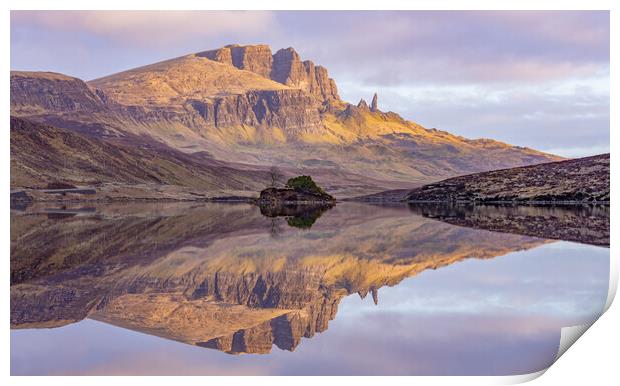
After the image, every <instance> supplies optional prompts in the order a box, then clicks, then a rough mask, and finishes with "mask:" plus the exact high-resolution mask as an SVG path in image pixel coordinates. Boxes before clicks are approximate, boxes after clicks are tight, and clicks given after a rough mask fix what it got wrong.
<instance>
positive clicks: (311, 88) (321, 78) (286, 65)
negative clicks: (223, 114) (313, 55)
mask: <svg viewBox="0 0 620 386" xmlns="http://www.w3.org/2000/svg"><path fill="white" fill-rule="evenodd" d="M197 55H198V56H203V57H206V58H209V59H211V60H215V61H218V62H221V63H225V64H229V65H233V66H235V67H237V68H238V69H240V70H246V71H251V72H254V73H256V74H259V75H261V76H264V77H266V78H270V79H272V80H275V81H276V82H279V83H282V84H285V85H287V86H291V87H294V88H297V89H301V90H303V91H305V92H307V93H308V94H310V95H312V96H313V97H315V98H317V99H318V100H320V101H322V102H328V101H331V100H339V99H340V97H339V96H338V89H337V87H336V82H335V81H334V80H333V79H331V78H330V77H329V75H328V73H327V69H326V68H325V67H322V66H316V65H315V64H314V63H313V62H312V61H310V60H306V61H303V62H302V60H301V58H300V56H299V54H298V53H297V51H295V49H293V48H292V47H289V48H283V49H281V50H278V52H276V53H275V54H273V55H272V54H271V48H270V47H269V46H267V45H264V44H261V45H255V46H240V45H228V46H225V47H223V48H220V49H217V50H211V51H205V52H201V53H198V54H197Z"/></svg>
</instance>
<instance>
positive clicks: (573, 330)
mask: <svg viewBox="0 0 620 386" xmlns="http://www.w3.org/2000/svg"><path fill="white" fill-rule="evenodd" d="M595 322H596V320H594V321H592V322H591V323H585V324H578V325H576V326H570V327H564V328H562V331H561V332H560V346H559V347H558V353H557V355H556V356H555V359H554V360H553V362H554V363H555V362H556V361H557V360H558V359H560V357H561V356H562V355H564V353H565V352H566V350H568V349H569V348H570V346H572V345H573V344H574V343H575V342H576V341H577V339H579V338H580V337H581V335H583V334H584V333H585V332H586V331H587V330H588V329H589V328H590V327H591V326H592V325H593V324H594V323H595Z"/></svg>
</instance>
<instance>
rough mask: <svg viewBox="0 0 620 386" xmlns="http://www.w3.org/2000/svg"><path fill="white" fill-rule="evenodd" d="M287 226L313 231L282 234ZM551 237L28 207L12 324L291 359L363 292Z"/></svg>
mask: <svg viewBox="0 0 620 386" xmlns="http://www.w3.org/2000/svg"><path fill="white" fill-rule="evenodd" d="M61 212H62V213H65V214H68V215H67V216H56V215H52V216H51V217H50V214H55V213H56V214H58V213H61ZM269 214H271V216H270V217H267V216H266V215H269ZM280 216H284V217H280ZM304 216H305V217H306V218H308V219H311V220H304V219H303V218H304ZM315 216H316V217H315ZM319 216H320V220H319V221H316V219H317V218H318V217H319ZM291 218H301V219H302V220H295V221H301V222H302V223H304V222H306V221H307V222H308V223H309V222H312V226H311V227H304V229H303V230H300V229H299V228H296V227H291V226H289V225H290V222H289V221H290V219H291ZM274 223H275V225H274ZM274 226H275V227H276V228H278V232H277V236H278V237H273V228H274ZM549 243H550V241H549V240H544V239H539V238H533V237H529V236H523V235H514V234H508V233H495V232H488V231H484V230H478V229H471V228H466V227H460V226H454V225H451V224H448V223H445V222H440V221H436V220H433V219H429V218H427V217H424V216H419V215H416V214H412V213H411V212H410V211H409V210H408V209H407V208H406V207H375V206H370V205H363V204H353V203H347V204H342V205H338V206H336V207H335V208H333V209H331V210H329V211H328V212H325V210H321V211H316V212H314V213H312V214H304V213H302V214H300V213H294V212H288V213H264V211H262V210H261V209H260V208H257V207H254V206H250V205H230V204H157V205H154V204H132V205H120V204H114V205H106V206H97V207H95V208H93V207H90V208H86V207H82V206H75V207H71V206H69V207H65V208H53V207H46V206H36V205H35V206H32V207H30V208H28V209H27V210H26V211H14V212H13V213H12V216H11V328H12V329H16V330H17V329H32V328H35V329H38V328H43V327H60V326H66V325H71V324H73V323H76V322H80V321H82V320H84V319H86V318H88V319H92V320H97V321H100V322H104V323H106V324H108V325H113V326H118V327H122V328H123V329H128V330H134V331H139V332H143V333H146V334H149V335H153V336H158V337H163V338H166V339H169V340H175V341H180V342H183V343H188V344H191V345H194V346H198V347H204V348H211V349H216V350H219V351H223V352H226V353H231V354H240V353H257V354H266V353H270V352H272V348H273V346H274V345H275V346H276V347H278V348H280V349H283V350H286V351H295V350H296V349H297V348H298V347H301V346H303V344H301V345H300V343H301V342H302V338H304V337H305V338H311V337H313V336H315V334H317V333H321V332H324V331H326V330H327V329H328V326H329V324H330V321H332V320H333V319H334V318H336V319H339V318H340V317H339V318H337V317H336V314H337V312H338V308H339V306H340V305H341V304H342V303H343V300H344V299H345V298H346V299H347V300H346V302H350V300H348V299H350V297H348V295H351V294H357V295H356V296H357V297H358V298H359V299H364V298H365V297H366V296H368V295H370V298H372V303H373V304H374V305H373V306H374V307H376V305H377V304H379V305H381V304H382V293H384V292H385V291H388V293H390V291H391V289H390V287H393V288H396V287H395V286H396V285H397V284H399V283H401V282H402V281H403V280H404V279H406V278H409V277H413V276H416V275H418V274H420V273H421V272H424V271H427V270H429V269H430V270H435V269H437V268H440V267H444V266H448V265H452V264H453V263H456V262H460V261H464V260H471V259H472V258H475V260H477V261H481V260H482V259H491V258H494V257H497V256H501V255H505V254H508V253H510V252H513V251H524V250H530V249H533V248H536V247H539V246H542V245H548V244H549ZM603 279H604V280H606V278H602V280H603ZM346 302H345V303H346ZM385 316H387V315H385ZM342 318H344V320H348V318H346V315H345V316H343V317H342ZM342 318H340V319H342ZM386 323H388V324H389V322H387V321H386ZM385 333H386V334H388V335H391V334H393V333H394V331H390V329H389V328H388V327H386V330H385ZM315 338H316V337H315ZM330 339H333V340H334V341H337V340H338V338H337V337H332V338H330ZM12 349H13V346H12ZM272 355H273V353H272Z"/></svg>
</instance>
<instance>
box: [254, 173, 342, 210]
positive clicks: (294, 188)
mask: <svg viewBox="0 0 620 386" xmlns="http://www.w3.org/2000/svg"><path fill="white" fill-rule="evenodd" d="M257 203H258V205H259V206H281V205H289V204H307V205H329V206H333V205H334V204H335V203H336V199H335V198H334V197H333V196H331V195H329V194H327V193H325V191H324V190H323V189H322V188H321V187H320V186H318V185H317V184H316V183H315V182H314V181H313V180H312V177H310V176H298V177H293V178H290V179H289V180H288V181H287V182H286V185H285V187H284V188H277V187H269V188H267V189H264V190H262V191H261V192H260V197H259V198H258V202H257Z"/></svg>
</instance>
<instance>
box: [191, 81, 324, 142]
mask: <svg viewBox="0 0 620 386" xmlns="http://www.w3.org/2000/svg"><path fill="white" fill-rule="evenodd" d="M189 103H190V104H191V106H192V107H193V108H194V109H196V111H197V112H198V113H199V114H200V116H201V117H202V118H203V119H204V121H205V123H206V124H207V125H212V126H214V127H222V128H226V127H238V126H242V125H246V126H252V127H263V128H267V127H278V128H282V129H284V132H285V133H286V135H287V136H288V137H289V138H288V139H289V140H291V141H293V140H295V138H297V137H298V136H299V135H300V134H301V133H302V132H306V133H311V132H313V131H315V130H316V129H317V128H318V127H319V126H320V123H321V117H320V115H319V108H318V105H317V102H316V100H315V99H313V98H311V97H310V96H309V95H308V94H306V93H304V92H303V91H301V90H273V91H271V90H263V91H249V92H247V93H245V94H242V95H229V96H224V97H220V98H215V99H211V100H203V101H201V100H190V101H189Z"/></svg>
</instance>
